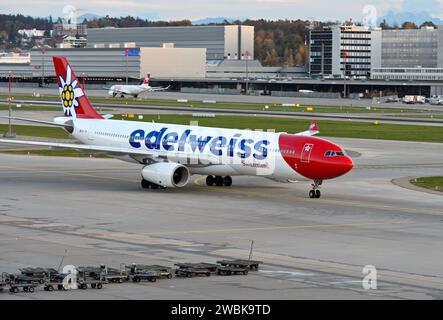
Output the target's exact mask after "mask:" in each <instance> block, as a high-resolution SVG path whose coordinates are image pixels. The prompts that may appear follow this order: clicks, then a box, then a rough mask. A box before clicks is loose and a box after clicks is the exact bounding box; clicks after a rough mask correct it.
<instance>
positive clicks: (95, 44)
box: [87, 25, 254, 61]
mask: <svg viewBox="0 0 443 320" xmlns="http://www.w3.org/2000/svg"><path fill="white" fill-rule="evenodd" d="M125 43H134V44H135V46H137V47H153V48H155V47H157V48H159V47H162V46H163V44H164V43H173V44H174V46H175V47H176V48H204V49H206V60H207V61H213V60H216V61H217V60H218V61H220V60H224V59H236V60H239V59H241V58H242V56H243V57H245V56H246V55H247V54H246V53H249V56H251V57H254V27H252V26H240V25H232V26H231V25H230V26H186V27H145V28H100V29H89V30H88V45H87V46H88V47H89V48H105V47H110V46H111V47H124V44H125Z"/></svg>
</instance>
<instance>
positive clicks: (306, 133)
mask: <svg viewBox="0 0 443 320" xmlns="http://www.w3.org/2000/svg"><path fill="white" fill-rule="evenodd" d="M319 133H320V131H318V124H317V121H312V122H311V124H310V126H309V130H308V131H304V132H300V133H297V136H315V135H316V134H319Z"/></svg>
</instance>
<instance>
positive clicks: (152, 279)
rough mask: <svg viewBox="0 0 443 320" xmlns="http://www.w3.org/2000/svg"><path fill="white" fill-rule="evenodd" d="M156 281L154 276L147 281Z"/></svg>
mask: <svg viewBox="0 0 443 320" xmlns="http://www.w3.org/2000/svg"><path fill="white" fill-rule="evenodd" d="M156 281H157V278H156V277H152V278H149V282H156Z"/></svg>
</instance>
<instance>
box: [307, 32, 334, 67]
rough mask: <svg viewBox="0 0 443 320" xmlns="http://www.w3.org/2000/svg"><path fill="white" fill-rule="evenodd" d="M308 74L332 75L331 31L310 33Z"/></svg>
mask: <svg viewBox="0 0 443 320" xmlns="http://www.w3.org/2000/svg"><path fill="white" fill-rule="evenodd" d="M310 72H311V74H312V75H320V74H324V75H330V74H332V30H331V29H323V30H317V31H312V32H311V42H310Z"/></svg>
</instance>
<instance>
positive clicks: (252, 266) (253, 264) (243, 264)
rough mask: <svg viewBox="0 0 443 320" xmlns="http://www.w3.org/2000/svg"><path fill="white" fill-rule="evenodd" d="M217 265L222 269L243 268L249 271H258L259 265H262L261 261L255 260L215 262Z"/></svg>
mask: <svg viewBox="0 0 443 320" xmlns="http://www.w3.org/2000/svg"><path fill="white" fill-rule="evenodd" d="M217 263H219V264H221V265H222V266H224V267H233V268H244V269H249V270H258V267H259V265H260V264H262V263H263V262H262V261H256V260H241V259H238V260H220V261H217Z"/></svg>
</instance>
